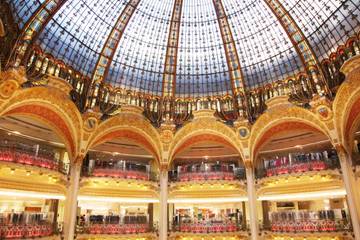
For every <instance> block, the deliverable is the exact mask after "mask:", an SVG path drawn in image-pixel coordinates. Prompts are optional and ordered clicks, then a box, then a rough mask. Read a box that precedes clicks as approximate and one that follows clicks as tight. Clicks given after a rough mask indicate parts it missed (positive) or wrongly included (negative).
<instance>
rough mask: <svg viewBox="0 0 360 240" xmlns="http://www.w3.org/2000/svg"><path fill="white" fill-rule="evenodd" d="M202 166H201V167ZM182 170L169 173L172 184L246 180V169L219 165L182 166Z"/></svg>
mask: <svg viewBox="0 0 360 240" xmlns="http://www.w3.org/2000/svg"><path fill="white" fill-rule="evenodd" d="M199 166H200V165H199ZM180 169H181V170H180V171H179V172H178V171H169V180H170V181H172V182H188V181H213V180H227V181H232V180H245V179H246V175H245V169H244V168H234V167H230V166H228V165H218V166H217V167H211V168H202V167H193V166H191V165H189V166H182V167H181V168H180Z"/></svg>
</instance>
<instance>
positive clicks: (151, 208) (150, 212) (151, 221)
mask: <svg viewBox="0 0 360 240" xmlns="http://www.w3.org/2000/svg"><path fill="white" fill-rule="evenodd" d="M148 216H149V228H151V229H152V228H153V227H154V203H149V205H148Z"/></svg>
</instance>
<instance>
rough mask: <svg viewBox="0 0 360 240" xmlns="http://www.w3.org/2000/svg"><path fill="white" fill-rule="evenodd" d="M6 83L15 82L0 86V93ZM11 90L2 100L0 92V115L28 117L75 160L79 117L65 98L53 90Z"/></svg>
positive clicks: (79, 129)
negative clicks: (47, 128) (44, 127)
mask: <svg viewBox="0 0 360 240" xmlns="http://www.w3.org/2000/svg"><path fill="white" fill-rule="evenodd" d="M7 82H12V83H14V82H15V81H13V80H10V81H5V82H3V83H1V84H0V88H1V89H2V90H4V89H6V87H5V88H4V85H6V84H7ZM14 84H15V83H14ZM10 85H11V84H10ZM15 85H16V84H15ZM10 88H11V90H12V91H13V92H12V94H11V95H10V96H9V97H8V98H5V99H4V95H1V93H0V116H9V115H18V116H28V117H31V118H34V119H37V120H39V121H41V122H43V123H45V124H46V125H48V126H50V128H51V129H52V130H54V131H55V132H56V134H57V135H58V136H60V137H61V139H62V140H63V141H64V143H65V147H66V149H67V151H68V152H69V155H70V158H71V159H73V158H74V157H76V156H77V155H78V153H79V146H80V139H81V135H82V118H81V115H80V112H79V111H78V109H77V108H76V106H75V105H74V103H73V102H72V101H71V100H70V99H69V98H68V96H66V95H65V94H64V93H63V92H61V91H59V90H58V89H55V88H52V87H33V88H27V89H20V88H18V86H12V87H10ZM2 97H3V101H2V102H1V98H2Z"/></svg>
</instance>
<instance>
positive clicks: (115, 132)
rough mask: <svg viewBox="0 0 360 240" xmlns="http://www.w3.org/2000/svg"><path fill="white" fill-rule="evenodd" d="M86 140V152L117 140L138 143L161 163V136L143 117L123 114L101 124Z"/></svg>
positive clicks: (134, 114)
mask: <svg viewBox="0 0 360 240" xmlns="http://www.w3.org/2000/svg"><path fill="white" fill-rule="evenodd" d="M85 138H87V139H84V140H86V141H87V147H86V150H89V149H90V148H93V147H95V146H97V145H100V144H102V143H105V142H107V141H109V140H111V139H115V138H126V139H128V140H130V141H133V142H135V143H138V144H139V145H140V146H142V147H143V148H144V149H146V150H147V151H149V152H150V153H151V154H152V155H153V156H154V157H155V158H156V160H157V161H158V162H159V161H160V159H161V153H162V151H161V149H162V147H161V141H160V135H159V133H158V132H157V131H156V129H155V128H154V127H153V126H152V125H151V124H150V123H149V121H147V120H146V119H145V118H144V117H143V116H142V115H139V114H136V113H127V112H121V113H119V114H118V115H116V116H113V117H111V118H109V119H107V120H106V121H104V122H101V123H100V124H99V125H98V126H97V127H96V129H94V131H93V132H92V133H90V134H89V135H88V136H86V135H85Z"/></svg>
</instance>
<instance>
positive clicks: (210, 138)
mask: <svg viewBox="0 0 360 240" xmlns="http://www.w3.org/2000/svg"><path fill="white" fill-rule="evenodd" d="M200 142H216V143H219V144H221V145H224V146H229V147H231V148H232V149H234V150H235V151H236V152H238V151H237V150H236V148H235V147H234V145H233V144H232V143H230V142H229V141H227V140H226V139H224V138H222V137H219V136H217V135H214V134H202V135H197V136H194V137H191V138H189V139H187V140H186V141H185V142H184V143H183V144H181V145H180V146H179V147H178V148H177V149H176V150H175V152H174V154H173V157H175V156H176V155H177V154H179V153H180V152H181V151H183V150H185V149H187V148H189V147H190V146H192V145H194V144H197V143H200Z"/></svg>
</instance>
